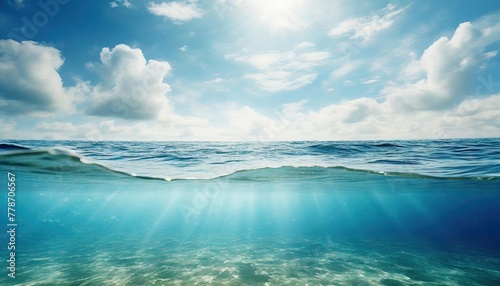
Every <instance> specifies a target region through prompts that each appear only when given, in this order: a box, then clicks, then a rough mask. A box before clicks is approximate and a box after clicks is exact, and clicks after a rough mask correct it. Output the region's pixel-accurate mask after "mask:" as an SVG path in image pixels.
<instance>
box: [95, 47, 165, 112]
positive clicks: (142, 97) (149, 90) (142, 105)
mask: <svg viewBox="0 0 500 286" xmlns="http://www.w3.org/2000/svg"><path fill="white" fill-rule="evenodd" d="M100 58H101V63H102V65H101V70H100V77H101V81H100V82H99V83H98V84H97V85H96V86H94V87H92V91H91V92H90V95H89V99H88V107H87V113H88V114H90V115H96V116H108V117H119V118H125V119H139V120H148V119H157V118H159V117H160V116H166V115H167V114H168V113H170V112H171V107H170V104H169V101H168V99H167V97H166V94H167V93H168V92H169V91H170V86H169V85H168V84H167V83H165V82H163V80H164V77H165V76H166V75H167V74H168V73H169V72H170V70H171V68H170V65H169V64H168V63H167V62H162V61H156V60H148V61H146V59H145V58H144V55H143V54H142V51H141V50H140V49H132V48H130V47H129V46H127V45H123V44H120V45H117V46H116V47H114V48H113V49H112V50H110V49H109V48H103V49H102V51H101V54H100Z"/></svg>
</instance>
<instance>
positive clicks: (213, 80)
mask: <svg viewBox="0 0 500 286" xmlns="http://www.w3.org/2000/svg"><path fill="white" fill-rule="evenodd" d="M222 82H224V80H223V79H222V78H220V77H216V78H214V79H212V80H207V81H206V82H205V83H207V84H221V83H222Z"/></svg>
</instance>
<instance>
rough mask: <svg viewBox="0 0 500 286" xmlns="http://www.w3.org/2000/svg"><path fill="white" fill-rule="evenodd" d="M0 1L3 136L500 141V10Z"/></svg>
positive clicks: (282, 0) (381, 4) (255, 1)
mask: <svg viewBox="0 0 500 286" xmlns="http://www.w3.org/2000/svg"><path fill="white" fill-rule="evenodd" d="M480 3H481V4H478V2H477V1H465V0H463V1H404V0H398V1H358V0H349V1H343V0H339V1H320V0H317V1H306V0H267V1H264V0H262V1H260V0H215V1H201V0H199V1H194V0H191V1H159V0H157V1H139V0H116V1H75V0H40V1H30V0H7V1H3V2H2V3H1V4H0V138H4V139H8V138H11V139H87V140H253V141H259V140H356V139H363V140H372V139H423V138H456V137H498V136H500V120H499V119H498V118H500V58H499V57H500V56H499V55H497V52H498V50H499V48H500V41H499V40H500V20H498V19H500V3H499V2H498V1H496V0H492V1H487V0H485V1H481V2H480Z"/></svg>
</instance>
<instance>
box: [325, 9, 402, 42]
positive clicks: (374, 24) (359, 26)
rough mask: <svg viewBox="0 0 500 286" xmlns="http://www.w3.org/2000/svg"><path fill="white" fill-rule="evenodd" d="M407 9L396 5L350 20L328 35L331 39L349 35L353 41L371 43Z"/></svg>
mask: <svg viewBox="0 0 500 286" xmlns="http://www.w3.org/2000/svg"><path fill="white" fill-rule="evenodd" d="M406 9H407V7H403V8H400V9H397V7H396V6H395V5H394V4H389V5H387V6H386V7H385V8H383V9H381V10H378V11H376V12H374V13H372V14H371V15H370V16H367V17H360V18H354V19H349V20H346V21H344V22H341V23H340V24H338V25H337V26H336V27H334V28H333V29H331V30H330V32H329V33H328V35H329V36H331V37H341V36H346V35H349V36H350V38H351V39H359V40H362V41H369V40H371V39H373V37H375V35H377V34H378V33H380V32H382V31H384V30H387V29H389V28H391V27H392V26H393V24H394V22H395V20H396V17H397V16H398V15H399V14H401V13H403V12H404V11H405V10H406Z"/></svg>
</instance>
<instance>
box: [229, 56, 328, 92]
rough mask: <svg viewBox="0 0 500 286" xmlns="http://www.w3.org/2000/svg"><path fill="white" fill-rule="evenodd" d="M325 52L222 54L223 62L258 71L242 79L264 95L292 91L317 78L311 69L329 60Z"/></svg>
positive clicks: (313, 69)
mask: <svg viewBox="0 0 500 286" xmlns="http://www.w3.org/2000/svg"><path fill="white" fill-rule="evenodd" d="M330 56H331V55H330V53H329V52H326V51H302V50H301V51H297V52H269V53H255V54H244V55H226V59H232V60H234V61H236V62H244V63H246V64H249V65H250V66H252V67H254V68H256V69H257V70H259V72H257V73H248V74H246V75H245V76H244V77H245V78H246V79H250V80H252V81H254V82H255V83H256V84H257V86H258V87H259V88H261V89H262V90H264V91H267V92H280V91H287V90H295V89H299V88H301V87H304V86H306V85H308V84H310V83H312V82H313V81H314V80H315V79H316V76H317V73H316V71H315V68H316V67H318V66H320V65H323V64H325V63H326V60H327V59H328V58H330Z"/></svg>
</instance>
